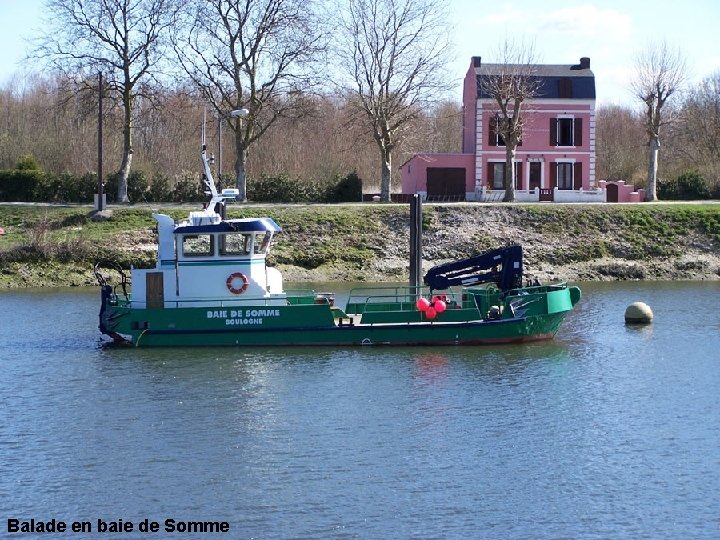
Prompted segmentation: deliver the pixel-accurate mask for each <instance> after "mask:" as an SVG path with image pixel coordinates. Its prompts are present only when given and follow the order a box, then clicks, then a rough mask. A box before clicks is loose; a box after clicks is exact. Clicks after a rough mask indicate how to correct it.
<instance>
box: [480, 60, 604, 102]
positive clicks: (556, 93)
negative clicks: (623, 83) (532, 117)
mask: <svg viewBox="0 0 720 540" xmlns="http://www.w3.org/2000/svg"><path fill="white" fill-rule="evenodd" d="M472 67H474V68H475V76H476V78H477V82H478V84H477V88H478V90H477V97H478V98H488V97H490V96H488V95H485V94H484V93H483V85H482V84H481V80H482V78H483V77H484V76H488V75H496V74H499V73H502V72H503V71H507V68H508V66H507V65H506V64H483V63H482V61H481V58H480V57H479V56H473V59H472ZM534 77H536V78H537V79H539V80H540V82H541V85H540V87H539V91H538V95H536V96H535V98H534V99H595V74H594V73H593V72H592V70H591V69H590V59H589V58H587V57H583V58H581V59H580V63H579V64H538V65H537V66H535V73H534Z"/></svg>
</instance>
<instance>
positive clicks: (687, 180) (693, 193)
mask: <svg viewBox="0 0 720 540" xmlns="http://www.w3.org/2000/svg"><path fill="white" fill-rule="evenodd" d="M658 198H659V199H664V200H680V201H690V200H696V199H717V198H720V184H717V185H716V186H715V189H714V190H711V189H710V187H709V185H708V182H707V181H706V180H705V178H704V177H703V175H702V174H700V173H699V172H698V171H687V172H685V173H683V174H681V175H680V176H678V177H677V178H673V179H671V180H662V181H660V182H658Z"/></svg>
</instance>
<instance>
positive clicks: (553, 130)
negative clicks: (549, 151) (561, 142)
mask: <svg viewBox="0 0 720 540" xmlns="http://www.w3.org/2000/svg"><path fill="white" fill-rule="evenodd" d="M557 120H558V119H557V118H551V119H550V146H557Z"/></svg>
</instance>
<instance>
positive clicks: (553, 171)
mask: <svg viewBox="0 0 720 540" xmlns="http://www.w3.org/2000/svg"><path fill="white" fill-rule="evenodd" d="M556 187H557V163H551V164H550V189H555V188H556Z"/></svg>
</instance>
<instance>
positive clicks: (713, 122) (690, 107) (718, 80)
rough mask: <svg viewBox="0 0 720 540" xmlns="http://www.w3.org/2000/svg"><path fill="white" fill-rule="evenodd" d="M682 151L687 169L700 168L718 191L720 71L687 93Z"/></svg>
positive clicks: (681, 130)
mask: <svg viewBox="0 0 720 540" xmlns="http://www.w3.org/2000/svg"><path fill="white" fill-rule="evenodd" d="M680 119H681V122H679V125H678V126H677V129H676V130H675V132H676V133H677V135H678V147H679V149H678V150H679V152H681V153H682V156H683V158H684V161H686V164H685V166H686V167H687V166H688V165H690V166H692V167H696V168H698V170H700V172H701V173H703V175H704V176H705V177H706V178H707V179H708V181H710V182H711V183H712V184H713V186H710V187H714V188H715V189H716V190H717V189H718V187H720V71H719V72H717V73H715V74H714V75H712V76H711V77H709V78H707V79H705V80H704V81H702V82H701V83H700V84H698V85H697V86H695V87H694V88H692V89H691V90H690V92H689V93H688V96H687V99H685V101H684V103H683V104H682V107H681V112H680Z"/></svg>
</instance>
